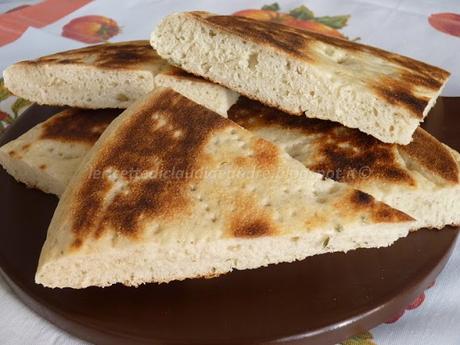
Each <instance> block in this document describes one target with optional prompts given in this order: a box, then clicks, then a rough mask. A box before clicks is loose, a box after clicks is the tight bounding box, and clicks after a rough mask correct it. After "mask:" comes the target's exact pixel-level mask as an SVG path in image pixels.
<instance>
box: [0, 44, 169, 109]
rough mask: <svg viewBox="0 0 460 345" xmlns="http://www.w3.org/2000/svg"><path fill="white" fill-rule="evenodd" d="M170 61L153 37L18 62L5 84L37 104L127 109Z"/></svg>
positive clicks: (149, 88)
mask: <svg viewBox="0 0 460 345" xmlns="http://www.w3.org/2000/svg"><path fill="white" fill-rule="evenodd" d="M166 66H167V63H166V61H164V60H162V59H161V58H160V57H159V56H158V55H157V54H156V52H155V51H154V50H153V49H152V47H151V46H150V44H149V42H148V41H127V42H119V43H105V44H99V45H95V46H90V47H86V48H81V49H75V50H69V51H64V52H61V53H56V54H53V55H48V56H43V57H41V58H39V59H36V60H27V61H21V62H18V63H15V64H13V65H11V66H10V67H8V68H7V69H6V70H5V71H4V72H3V77H4V79H5V86H6V87H7V88H8V89H9V90H10V91H11V92H12V93H13V94H15V95H17V96H19V97H22V98H25V99H28V100H30V101H32V102H36V103H38V104H49V105H68V106H72V107H80V108H90V109H101V108H126V107H128V106H129V105H130V104H131V103H133V102H134V101H135V100H137V99H138V98H140V97H142V96H144V95H145V94H146V93H148V92H150V91H151V90H153V88H154V77H155V75H156V74H157V73H158V72H160V71H161V70H163V69H164V68H165V67H166Z"/></svg>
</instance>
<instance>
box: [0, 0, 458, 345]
mask: <svg viewBox="0 0 460 345" xmlns="http://www.w3.org/2000/svg"><path fill="white" fill-rule="evenodd" d="M196 9H200V10H208V11H211V12H217V13H224V14H235V15H241V16H246V17H251V18H255V19H258V20H267V21H276V22H280V23H283V24H286V25H291V26H294V27H298V28H302V29H306V30H314V31H318V32H321V33H323V34H327V35H331V36H335V37H340V38H343V39H349V40H355V41H360V42H363V43H366V44H371V45H375V46H378V47H382V48H384V49H388V50H392V51H395V52H399V53H402V54H405V55H408V56H411V57H414V58H417V59H420V60H423V61H426V62H429V63H432V64H435V65H438V66H441V67H443V68H445V69H447V70H449V71H450V72H451V73H452V77H451V79H450V81H449V83H448V85H447V87H446V88H445V89H444V91H443V95H444V96H460V1H459V0H445V1H441V0H438V1H435V0H349V1H342V0H304V1H278V2H277V3H270V0H268V1H267V0H253V1H251V0H233V1H211V0H201V1H193V2H192V1H181V0H172V1H171V0H131V1H124V0H95V1H91V0H44V1H38V0H24V1H21V0H14V1H3V2H0V69H1V70H3V69H4V68H6V67H7V66H8V65H9V64H11V63H13V62H16V61H18V60H23V59H29V58H35V57H38V56H41V55H45V54H49V53H53V52H57V51H61V50H67V49H73V48H78V47H82V46H85V45H88V44H95V43H102V42H116V41H124V40H130V39H147V38H148V37H149V34H150V32H151V31H152V29H153V27H154V26H155V24H156V23H158V21H159V20H160V19H161V18H162V17H163V16H165V15H167V14H169V13H171V12H178V11H184V10H196ZM29 105H30V103H29V102H28V101H26V100H24V99H20V98H16V97H14V96H12V95H11V94H10V93H9V92H8V90H6V89H5V88H4V87H3V80H1V79H0V133H1V132H2V131H4V130H5V128H6V127H7V126H8V125H10V124H11V123H13V122H14V120H15V119H16V118H17V117H18V116H19V115H20V114H21V113H22V112H23V111H24V110H25V109H27V107H28V106H29ZM459 115H460V109H459ZM459 135H460V133H459ZM0 191H1V186H0ZM459 267H460V243H458V244H457V245H456V248H455V249H454V253H453V255H452V257H451V259H450V261H449V263H448V265H447V267H446V268H445V270H444V272H443V273H442V274H441V275H440V276H439V278H438V280H437V282H436V283H435V284H434V286H433V287H431V288H430V289H428V290H427V291H426V292H425V294H423V295H421V296H419V297H418V298H417V299H416V300H415V301H414V302H413V303H412V304H411V305H409V306H408V307H407V308H406V309H405V310H404V311H401V313H400V314H399V315H395V316H394V318H393V319H392V320H388V322H387V323H386V324H383V325H381V326H379V327H377V328H375V329H372V330H370V331H369V332H366V333H363V334H359V335H356V336H355V337H353V338H350V339H348V340H346V341H344V342H343V343H342V344H343V345H373V344H377V345H399V344H402V345H412V344H413V345H425V344H426V345H459V344H460V274H459V273H460V268H459ZM0 311H1V312H0V343H1V344H11V345H19V344H63V345H64V344H65V345H68V344H84V342H82V341H80V340H78V339H75V338H74V337H72V336H71V335H68V334H66V333H65V332H63V331H61V330H59V329H57V328H55V327H54V326H53V325H51V324H49V323H48V322H46V321H45V320H43V319H41V318H40V317H39V316H37V315H35V314H34V313H32V312H31V311H29V310H28V309H27V308H26V307H25V306H23V305H22V304H21V302H19V301H18V300H17V298H16V297H15V296H14V295H13V294H12V292H11V290H10V289H9V288H8V287H7V285H6V284H5V282H4V281H3V280H1V279H0Z"/></svg>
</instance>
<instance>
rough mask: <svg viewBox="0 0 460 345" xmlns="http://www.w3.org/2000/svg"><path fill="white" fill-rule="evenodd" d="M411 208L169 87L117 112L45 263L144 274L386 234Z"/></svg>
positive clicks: (288, 257) (41, 278)
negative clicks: (309, 165)
mask: <svg viewBox="0 0 460 345" xmlns="http://www.w3.org/2000/svg"><path fill="white" fill-rule="evenodd" d="M412 223H413V222H412V218H411V217H409V216H408V215H406V214H404V213H402V212H400V211H397V210H394V209H392V208H390V207H389V206H387V205H385V204H383V203H380V202H377V201H375V200H374V199H373V198H372V197H371V196H370V195H368V194H366V193H363V192H360V191H357V190H354V189H352V188H349V187H348V186H346V185H344V184H340V183H337V182H334V181H332V180H324V179H323V178H322V176H321V175H320V174H317V173H314V172H311V171H308V170H307V169H305V167H304V166H303V165H302V164H301V163H300V162H298V161H296V160H294V159H293V158H291V157H290V156H289V155H288V154H287V153H285V152H284V151H283V150H281V149H280V148H278V147H277V146H275V145H274V144H272V143H270V142H268V141H265V140H264V139H261V138H258V137H256V136H254V135H253V134H252V133H250V132H249V131H247V130H245V129H243V128H242V127H240V126H239V125H237V124H235V123H234V122H232V121H230V120H228V119H225V118H223V117H222V116H220V115H218V114H216V113H214V112H212V111H210V110H208V109H206V108H204V107H202V106H200V105H198V104H196V103H194V102H192V101H190V100H188V99H187V98H185V97H183V96H181V95H179V94H178V93H176V92H174V91H172V90H170V89H159V90H156V91H154V92H152V93H151V94H149V95H147V96H146V97H145V98H143V99H141V100H140V101H138V102H136V103H135V104H134V105H133V106H131V107H130V108H129V109H127V110H126V111H125V112H123V113H122V114H121V115H120V116H119V117H117V118H116V119H115V120H114V121H113V122H112V123H111V124H110V126H109V127H108V128H107V130H106V131H105V132H104V134H103V135H102V136H101V138H100V139H99V140H98V141H97V142H96V144H95V146H94V147H93V149H92V150H91V151H90V153H89V154H88V155H87V156H86V158H85V161H84V162H83V163H82V165H81V167H80V169H79V170H78V172H77V173H76V175H75V176H74V177H73V178H72V180H71V182H70V184H69V186H68V188H67V189H66V191H65V192H64V194H63V196H62V198H61V201H60V203H59V205H58V207H57V209H56V211H55V214H54V216H53V219H52V221H51V224H50V227H49V230H48V235H47V239H46V242H45V244H44V247H43V249H42V253H41V255H40V260H39V264H38V269H37V273H36V282H37V283H40V284H43V285H44V286H48V287H72V288H84V287H87V286H93V285H95V286H109V285H111V284H114V283H123V284H125V285H134V286H137V285H139V284H142V283H147V282H169V281H172V280H182V279H186V278H195V277H202V276H207V277H209V276H214V275H219V274H223V273H227V272H230V271H232V270H233V269H250V268H257V267H261V266H265V265H268V264H274V263H279V262H290V261H294V260H300V259H303V258H305V257H307V256H310V255H315V254H321V253H327V252H332V251H348V250H352V249H355V248H359V247H381V246H388V245H390V244H391V243H393V242H394V241H395V240H397V239H398V238H400V237H402V236H406V235H407V233H408V231H409V229H410V228H411V227H412Z"/></svg>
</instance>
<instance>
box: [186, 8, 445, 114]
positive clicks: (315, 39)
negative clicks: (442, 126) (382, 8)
mask: <svg viewBox="0 0 460 345" xmlns="http://www.w3.org/2000/svg"><path fill="white" fill-rule="evenodd" d="M189 15H190V16H192V17H193V18H195V19H198V20H199V21H202V22H204V23H205V24H207V25H209V26H211V27H214V28H216V30H220V31H224V32H227V33H229V34H234V35H238V36H240V37H241V38H243V39H244V40H248V41H252V42H254V43H257V44H261V45H265V46H269V47H272V48H274V49H276V50H277V51H279V52H282V53H284V54H287V55H291V56H294V57H296V58H298V59H301V60H304V61H306V62H308V63H311V64H320V63H321V62H322V60H323V59H324V57H320V56H319V55H318V53H317V51H316V50H315V47H316V46H317V45H318V44H322V45H326V46H333V47H335V48H338V49H340V50H341V51H343V52H346V53H348V54H350V55H353V54H355V55H356V54H358V55H362V56H363V58H364V59H366V60H369V61H372V60H376V59H378V60H379V61H382V62H384V63H385V64H386V65H387V66H390V65H391V68H393V69H394V70H395V73H392V74H391V75H389V74H388V75H386V74H381V75H382V76H380V77H377V78H376V77H375V76H374V77H372V78H367V80H366V84H367V85H368V86H369V87H370V89H371V90H374V93H375V95H376V96H377V97H380V98H382V99H384V100H385V101H387V102H388V103H390V104H393V105H397V106H400V107H403V108H405V109H406V110H407V112H408V113H409V114H410V115H411V116H412V117H415V118H417V119H422V118H423V111H424V109H425V108H426V106H427V105H428V101H429V99H428V98H427V97H426V96H422V95H420V93H418V92H416V91H415V90H414V88H415V87H423V88H424V90H425V92H424V94H431V95H432V96H434V95H435V94H436V93H437V92H438V90H439V89H440V87H441V86H442V85H443V84H444V83H445V81H446V80H447V78H448V77H449V75H450V74H449V72H447V71H445V70H442V69H440V68H438V67H434V66H431V65H428V64H426V63H423V62H420V61H416V60H413V59H411V58H408V57H405V56H401V55H398V54H394V53H390V52H387V51H384V50H381V49H378V48H375V47H371V46H366V45H362V44H359V43H356V42H351V41H347V40H344V39H340V38H335V37H330V36H326V35H322V34H318V33H315V32H310V31H306V30H301V29H297V28H292V27H288V26H285V25H282V24H278V23H272V22H270V23H268V22H264V21H257V20H254V19H250V18H244V17H238V16H218V15H212V14H210V13H207V12H190V13H189ZM337 63H338V64H340V62H337ZM343 68H346V67H343Z"/></svg>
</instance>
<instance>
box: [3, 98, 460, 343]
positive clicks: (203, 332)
mask: <svg viewBox="0 0 460 345" xmlns="http://www.w3.org/2000/svg"><path fill="white" fill-rule="evenodd" d="M459 109H460V98H444V99H440V100H439V101H438V104H437V105H436V108H435V109H434V111H433V112H432V114H431V117H429V120H428V121H427V122H426V123H425V127H426V128H427V129H428V130H429V131H430V132H431V133H433V134H434V135H435V136H436V137H438V138H439V139H441V140H443V141H444V142H446V143H447V144H449V145H450V146H452V147H453V148H456V149H457V150H458V149H460V138H459V137H458V133H460V118H459V117H458V114H456V110H457V112H458V110H459ZM56 110H57V108H50V107H39V106H33V107H32V108H30V109H29V110H28V111H27V112H26V113H24V114H23V115H22V116H21V117H20V118H19V119H18V120H17V121H16V123H15V124H14V125H13V126H12V127H11V128H10V129H9V130H8V131H7V133H5V135H4V136H3V138H2V140H1V141H0V144H4V143H6V142H7V141H9V140H11V139H13V138H15V137H17V136H18V135H20V134H21V133H23V132H24V131H26V130H27V129H28V128H30V127H32V126H33V125H35V124H36V123H37V122H39V121H42V120H44V119H46V118H47V117H49V116H50V115H51V114H53V113H55V112H56ZM0 186H1V187H0V188H1V193H0V222H1V223H0V224H1V227H0V267H1V271H2V273H3V276H4V277H5V278H6V279H7V281H8V282H9V284H10V285H11V286H12V288H13V289H14V290H15V291H16V293H17V294H18V295H19V297H20V298H21V299H22V300H23V301H24V303H26V304H27V305H28V306H29V307H30V308H32V309H33V310H35V311H36V312H37V313H38V314H40V315H41V316H43V317H44V318H46V319H48V320H49V321H51V322H52V323H54V324H56V325H58V326H59V327H61V328H63V329H65V330H67V331H69V332H70V333H73V334H75V335H77V336H79V337H81V338H83V339H86V340H89V341H92V342H94V343H98V344H127V343H129V344H147V343H148V344H197V345H198V344H199V345H204V344H248V343H275V342H276V343H283V344H295V343H297V344H315V345H321V344H333V343H335V342H338V341H341V340H343V339H345V338H347V337H349V336H351V335H354V334H356V333H359V332H362V331H364V330H367V329H370V328H372V327H374V326H376V325H378V324H379V323H382V322H384V321H385V320H387V319H388V318H390V317H392V316H393V315H394V314H396V313H397V312H398V311H400V310H402V309H403V308H404V307H405V306H406V305H408V304H409V303H410V302H411V301H412V300H413V299H414V298H415V297H416V296H417V295H419V294H420V293H421V292H422V291H423V290H424V289H425V288H426V287H427V286H429V285H430V284H431V283H432V282H433V280H434V279H435V278H436V276H437V275H438V274H439V272H440V271H441V269H442V268H443V267H444V265H445V264H446V262H447V259H448V257H449V255H450V253H451V250H452V248H453V245H454V242H455V239H456V237H457V234H458V230H457V229H454V228H446V229H444V230H443V231H441V232H438V231H430V230H421V231H418V232H416V233H413V234H411V235H409V236H408V237H407V238H405V239H401V240H399V241H398V242H396V244H394V245H393V246H391V247H389V248H384V249H378V250H377V249H365V250H364V249H363V250H356V251H352V252H349V253H348V254H342V253H337V254H327V255H319V256H315V257H311V258H308V259H306V260H303V261H300V262H296V263H291V264H279V265H272V266H269V267H267V268H261V269H257V270H248V271H237V272H233V273H230V274H227V275H224V276H221V277H219V278H215V279H209V280H205V279H196V280H187V281H183V282H174V283H170V284H162V285H157V284H148V285H144V286H141V287H139V288H127V287H123V286H120V285H116V286H112V287H110V288H105V289H100V288H88V289H84V290H71V289H62V290H52V289H47V288H44V287H42V286H39V285H36V284H35V283H34V273H35V269H36V266H37V261H38V256H39V253H40V249H41V246H42V244H43V242H44V240H45V237H46V230H47V226H48V224H49V222H50V219H51V216H52V214H53V211H54V208H55V207H56V204H57V199H56V198H55V197H53V196H51V195H46V194H44V193H41V192H39V191H36V190H33V189H27V188H26V187H25V186H24V185H22V184H20V183H16V182H15V181H14V180H13V178H11V177H10V176H9V175H8V174H6V172H5V171H3V170H0Z"/></svg>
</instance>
